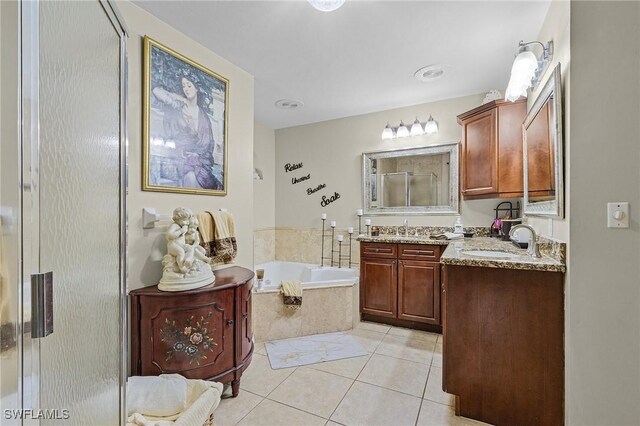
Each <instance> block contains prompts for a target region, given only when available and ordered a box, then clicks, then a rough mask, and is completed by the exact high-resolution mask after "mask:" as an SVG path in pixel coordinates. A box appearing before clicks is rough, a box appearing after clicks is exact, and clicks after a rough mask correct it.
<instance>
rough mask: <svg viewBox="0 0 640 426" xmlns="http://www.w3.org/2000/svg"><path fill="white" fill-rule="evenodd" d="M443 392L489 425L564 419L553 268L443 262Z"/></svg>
mask: <svg viewBox="0 0 640 426" xmlns="http://www.w3.org/2000/svg"><path fill="white" fill-rule="evenodd" d="M443 276H444V279H443V286H442V292H443V299H442V306H443V311H444V315H443V317H444V318H443V322H444V330H443V341H444V343H443V390H444V391H445V392H448V393H450V394H453V395H455V396H456V414H457V415H461V416H464V417H469V418H472V419H476V420H481V421H483V422H487V423H490V424H493V425H508V426H511V425H519V426H526V425H531V426H533V425H549V426H555V425H562V424H564V408H563V403H564V349H563V331H564V288H563V286H564V277H563V274H562V273H561V272H548V271H532V270H514V269H500V268H485V267H474V266H454V265H443Z"/></svg>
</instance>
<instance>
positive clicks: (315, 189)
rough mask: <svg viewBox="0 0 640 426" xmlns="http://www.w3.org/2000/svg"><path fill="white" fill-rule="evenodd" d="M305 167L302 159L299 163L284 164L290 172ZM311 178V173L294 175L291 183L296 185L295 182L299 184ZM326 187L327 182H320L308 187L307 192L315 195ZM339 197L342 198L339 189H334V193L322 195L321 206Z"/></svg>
mask: <svg viewBox="0 0 640 426" xmlns="http://www.w3.org/2000/svg"><path fill="white" fill-rule="evenodd" d="M303 167H304V163H303V162H302V161H300V162H298V163H296V162H294V163H286V164H285V165H284V172H285V173H289V172H292V171H294V170H299V169H302V168H303ZM309 179H311V173H307V174H306V175H303V176H299V177H296V176H293V177H292V178H291V184H292V185H295V184H298V183H300V182H304V181H306V180H309ZM326 187H327V184H326V183H320V184H318V185H316V186H311V187H308V188H307V191H306V192H307V195H313V194H315V193H316V192H318V191H320V190H322V189H324V188H326ZM338 199H340V194H339V193H338V192H337V191H334V192H333V195H322V197H321V199H320V206H322V207H326V206H328V205H329V204H331V203H333V202H335V201H337V200H338Z"/></svg>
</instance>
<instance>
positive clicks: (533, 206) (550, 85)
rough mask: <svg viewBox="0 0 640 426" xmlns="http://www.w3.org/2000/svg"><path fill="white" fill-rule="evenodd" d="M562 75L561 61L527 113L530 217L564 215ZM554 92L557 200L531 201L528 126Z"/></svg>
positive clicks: (525, 180) (526, 195) (524, 132)
mask: <svg viewBox="0 0 640 426" xmlns="http://www.w3.org/2000/svg"><path fill="white" fill-rule="evenodd" d="M560 78H561V74H560V64H558V65H556V67H555V68H554V70H553V72H552V73H551V75H550V76H549V78H548V79H547V81H546V83H545V84H544V87H543V88H542V90H541V91H540V94H539V95H538V98H537V99H536V100H535V102H534V103H533V105H532V106H531V109H530V110H529V112H528V113H527V118H526V119H525V120H524V123H523V124H522V143H523V147H522V155H523V162H522V166H523V167H522V168H523V171H524V176H523V189H524V214H526V215H529V216H546V217H557V218H563V217H564V165H563V164H564V158H563V155H564V154H563V153H564V148H563V143H562V91H561V90H562V87H561V84H560ZM552 95H554V98H553V109H554V111H553V117H552V121H553V123H551V125H552V126H553V131H552V136H553V152H554V155H555V159H556V161H555V165H554V171H555V184H556V197H555V200H552V201H539V202H531V201H530V200H529V182H528V177H529V176H528V167H527V129H528V128H529V126H531V123H533V121H534V119H535V117H536V116H537V115H538V113H539V112H540V110H542V108H543V107H544V105H545V104H546V103H547V101H548V100H549V98H550V97H551V96H552Z"/></svg>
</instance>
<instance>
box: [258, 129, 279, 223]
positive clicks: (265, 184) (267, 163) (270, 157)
mask: <svg viewBox="0 0 640 426" xmlns="http://www.w3.org/2000/svg"><path fill="white" fill-rule="evenodd" d="M275 165H276V134H275V131H274V130H273V129H270V128H268V127H266V126H263V125H262V124H260V123H258V122H255V123H254V128H253V167H256V168H258V169H260V171H261V172H262V176H263V179H262V180H254V181H253V211H254V219H253V228H254V229H256V230H257V229H269V228H273V227H275V223H276V208H275V206H276V204H275V203H276V186H275V182H276V179H275Z"/></svg>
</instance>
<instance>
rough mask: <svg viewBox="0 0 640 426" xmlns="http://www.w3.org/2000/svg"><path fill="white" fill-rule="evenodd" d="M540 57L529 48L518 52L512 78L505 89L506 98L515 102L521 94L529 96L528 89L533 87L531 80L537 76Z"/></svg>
mask: <svg viewBox="0 0 640 426" xmlns="http://www.w3.org/2000/svg"><path fill="white" fill-rule="evenodd" d="M537 68H538V59H536V55H534V54H533V52H530V51H528V50H526V51H524V52H522V53H520V54H518V56H516V59H515V60H514V61H513V66H512V67H511V78H510V79H509V85H508V86H507V90H505V97H504V98H505V99H506V100H508V101H511V102H515V101H516V100H517V99H518V98H519V97H520V96H525V97H526V96H527V89H528V88H529V87H531V80H533V77H535V74H536V69H537Z"/></svg>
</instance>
